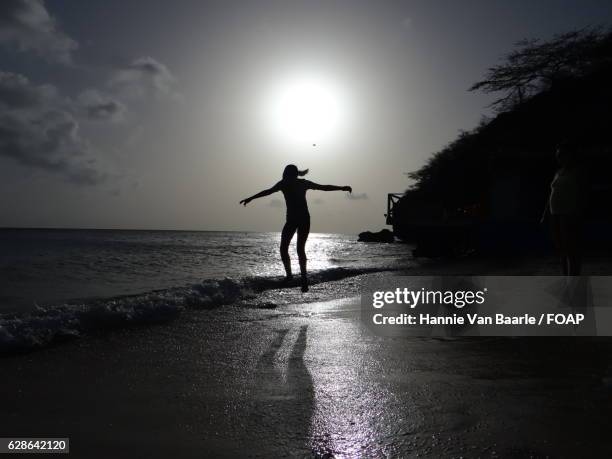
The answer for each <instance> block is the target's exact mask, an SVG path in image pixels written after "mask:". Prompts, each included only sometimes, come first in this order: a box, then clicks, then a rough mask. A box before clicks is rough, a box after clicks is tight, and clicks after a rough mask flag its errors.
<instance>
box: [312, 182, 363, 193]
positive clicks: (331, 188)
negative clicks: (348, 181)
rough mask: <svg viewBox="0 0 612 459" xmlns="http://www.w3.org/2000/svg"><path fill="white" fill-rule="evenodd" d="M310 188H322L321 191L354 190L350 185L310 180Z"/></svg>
mask: <svg viewBox="0 0 612 459" xmlns="http://www.w3.org/2000/svg"><path fill="white" fill-rule="evenodd" d="M309 188H310V189H311V190H321V191H348V192H349V193H352V192H353V188H351V187H350V186H336V185H319V184H318V183H314V182H310V183H309Z"/></svg>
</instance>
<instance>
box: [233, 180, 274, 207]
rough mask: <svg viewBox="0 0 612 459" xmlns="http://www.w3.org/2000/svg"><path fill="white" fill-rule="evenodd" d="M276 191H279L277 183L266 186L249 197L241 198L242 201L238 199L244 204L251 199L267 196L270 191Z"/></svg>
mask: <svg viewBox="0 0 612 459" xmlns="http://www.w3.org/2000/svg"><path fill="white" fill-rule="evenodd" d="M277 191H280V188H279V186H278V183H277V184H276V185H274V186H273V187H272V188H268V189H267V190H263V191H260V192H259V193H257V194H254V195H253V196H251V197H250V198H246V199H243V200H242V201H240V204H242V205H245V206H246V205H247V204H248V203H249V202H251V201H252V200H253V199H257V198H263V197H264V196H268V195H270V194H272V193H276V192H277Z"/></svg>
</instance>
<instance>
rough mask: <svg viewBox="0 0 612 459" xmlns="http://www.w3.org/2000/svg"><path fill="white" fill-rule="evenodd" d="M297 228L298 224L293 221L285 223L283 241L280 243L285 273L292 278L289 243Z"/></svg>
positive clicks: (282, 234) (288, 277)
mask: <svg viewBox="0 0 612 459" xmlns="http://www.w3.org/2000/svg"><path fill="white" fill-rule="evenodd" d="M296 229H297V225H295V224H293V223H289V222H287V223H285V226H284V227H283V231H282V233H281V243H280V256H281V260H283V266H284V267H285V273H286V275H287V279H291V278H292V277H293V275H292V274H291V258H290V257H289V243H290V242H291V239H293V235H294V234H295V230H296Z"/></svg>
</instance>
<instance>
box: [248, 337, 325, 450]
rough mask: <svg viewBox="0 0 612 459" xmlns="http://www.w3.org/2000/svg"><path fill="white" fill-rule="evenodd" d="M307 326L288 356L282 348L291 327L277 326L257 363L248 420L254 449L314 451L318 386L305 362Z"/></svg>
mask: <svg viewBox="0 0 612 459" xmlns="http://www.w3.org/2000/svg"><path fill="white" fill-rule="evenodd" d="M307 330H308V326H307V325H304V326H302V327H300V329H299V332H298V335H297V338H296V340H295V343H294V344H293V347H292V348H291V351H290V352H289V355H288V356H285V355H284V353H283V352H282V351H283V343H285V342H286V341H288V338H290V336H289V335H291V334H290V333H289V332H290V329H283V330H276V337H275V338H274V339H273V341H272V342H271V344H270V346H269V348H268V349H267V350H266V352H264V354H263V355H262V356H261V358H260V359H259V361H258V363H257V367H256V369H255V374H254V379H253V386H254V387H253V390H252V409H251V411H250V413H249V414H248V417H249V418H248V419H247V422H246V425H248V426H249V437H250V441H249V443H250V444H251V445H252V446H254V447H256V448H255V449H253V450H251V451H254V450H257V451H261V450H262V449H263V450H266V451H269V452H273V453H274V454H275V455H285V454H294V455H295V454H298V455H302V454H305V455H309V454H310V453H311V443H310V426H311V421H312V417H313V413H314V387H313V381H312V377H311V375H310V372H309V371H308V368H306V365H305V363H304V353H305V351H306V346H307ZM287 344H288V343H287ZM284 357H285V358H284ZM285 361H286V367H285V366H284V363H285ZM284 367H285V368H284ZM283 370H284V371H283ZM245 446H246V447H247V448H248V447H249V445H245ZM262 447H263V448H262Z"/></svg>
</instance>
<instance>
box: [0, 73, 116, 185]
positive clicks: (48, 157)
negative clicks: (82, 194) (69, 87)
mask: <svg viewBox="0 0 612 459" xmlns="http://www.w3.org/2000/svg"><path fill="white" fill-rule="evenodd" d="M0 156H4V157H6V158H10V159H12V160H13V161H15V162H17V163H19V164H21V165H23V166H26V167H30V168H33V169H38V170H44V171H47V172H51V173H54V174H58V175H60V176H62V177H63V178H64V179H65V180H67V181H69V182H71V183H75V184H78V185H95V184H97V183H100V182H103V181H105V180H106V179H107V178H108V176H109V174H108V173H106V172H104V171H102V169H101V168H100V166H99V164H98V161H97V160H96V159H95V158H94V157H93V156H92V154H91V148H90V146H89V144H88V143H87V142H86V141H85V140H84V139H83V138H82V137H81V135H80V133H79V122H78V120H77V118H76V117H75V116H74V114H73V113H71V111H70V104H68V103H66V102H65V101H64V100H62V99H61V98H59V97H58V96H57V90H56V88H55V87H53V86H51V85H40V86H36V85H34V84H32V83H31V82H30V81H29V80H28V79H27V78H26V77H24V76H23V75H18V74H14V73H8V72H0Z"/></svg>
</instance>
